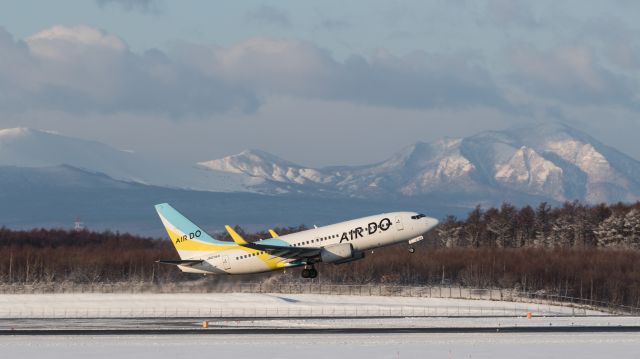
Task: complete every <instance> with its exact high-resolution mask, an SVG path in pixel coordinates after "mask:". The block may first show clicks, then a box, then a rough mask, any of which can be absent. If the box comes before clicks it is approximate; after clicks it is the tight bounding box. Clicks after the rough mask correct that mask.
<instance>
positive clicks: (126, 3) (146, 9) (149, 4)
mask: <svg viewBox="0 0 640 359" xmlns="http://www.w3.org/2000/svg"><path fill="white" fill-rule="evenodd" d="M95 1H96V4H98V6H100V7H101V8H105V7H107V6H109V5H117V6H119V7H121V8H122V9H123V10H125V11H139V12H142V13H152V14H158V13H161V12H162V5H161V3H160V0H95Z"/></svg>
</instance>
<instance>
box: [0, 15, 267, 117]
mask: <svg viewBox="0 0 640 359" xmlns="http://www.w3.org/2000/svg"><path fill="white" fill-rule="evenodd" d="M0 51H2V54H3V56H2V59H1V60H0V107H2V109H3V110H4V111H17V112H20V111H26V110H57V111H63V112H76V113H78V112H80V113H81V112H95V113H119V112H133V113H135V112H145V113H156V114H167V115H170V116H173V117H181V116H204V115H210V114H214V113H220V112H227V111H234V110H240V111H249V112H251V111H254V110H255V109H256V108H257V106H258V100H257V98H256V96H255V94H254V93H253V92H251V91H248V90H246V89H244V88H240V87H238V86H235V85H233V84H229V83H226V82H225V81H224V80H223V79H221V78H218V77H215V76H207V75H205V74H203V73H201V72H198V71H196V69H194V68H192V67H189V66H185V65H184V64H181V63H179V62H176V61H173V60H172V59H170V58H169V57H168V56H166V54H164V53H163V52H161V51H159V50H150V51H147V52H145V53H143V54H136V53H133V52H131V51H130V50H129V48H128V47H127V45H126V43H125V42H124V41H123V40H121V39H120V38H118V37H116V36H114V35H110V34H107V33H105V32H103V31H100V30H98V29H95V28H92V27H88V26H75V27H65V26H55V27H52V28H50V29H47V30H44V31H41V32H39V33H37V34H35V35H33V36H31V37H29V38H27V39H26V40H25V41H14V40H13V38H12V37H11V35H10V34H9V33H7V32H6V31H5V30H4V29H0Z"/></svg>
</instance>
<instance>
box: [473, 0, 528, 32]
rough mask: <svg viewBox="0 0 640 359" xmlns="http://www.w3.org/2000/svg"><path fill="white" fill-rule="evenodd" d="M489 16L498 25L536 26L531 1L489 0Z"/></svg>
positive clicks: (487, 4)
mask: <svg viewBox="0 0 640 359" xmlns="http://www.w3.org/2000/svg"><path fill="white" fill-rule="evenodd" d="M486 6H487V12H488V14H489V18H490V19H491V20H492V21H493V23H494V24H496V25H498V26H502V27H504V26H522V27H536V26H539V21H538V20H537V19H536V18H535V17H534V15H533V12H532V10H531V7H530V3H529V2H526V1H522V0H489V1H487V3H486Z"/></svg>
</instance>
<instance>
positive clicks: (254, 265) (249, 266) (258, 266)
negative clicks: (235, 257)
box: [227, 258, 276, 274]
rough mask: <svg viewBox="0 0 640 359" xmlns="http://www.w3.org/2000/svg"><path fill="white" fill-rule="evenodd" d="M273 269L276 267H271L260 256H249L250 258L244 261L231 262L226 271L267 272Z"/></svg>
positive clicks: (239, 272) (243, 272) (230, 272)
mask: <svg viewBox="0 0 640 359" xmlns="http://www.w3.org/2000/svg"><path fill="white" fill-rule="evenodd" d="M274 269H276V268H271V267H270V266H269V265H268V264H267V263H265V262H264V261H263V260H262V259H260V258H251V259H250V260H246V261H244V263H237V262H236V263H233V264H231V269H229V270H228V271H227V272H228V273H229V274H251V273H262V272H268V271H271V270H274Z"/></svg>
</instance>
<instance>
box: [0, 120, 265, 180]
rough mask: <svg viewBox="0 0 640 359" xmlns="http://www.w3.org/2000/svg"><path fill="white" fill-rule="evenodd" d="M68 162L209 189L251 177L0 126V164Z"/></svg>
mask: <svg viewBox="0 0 640 359" xmlns="http://www.w3.org/2000/svg"><path fill="white" fill-rule="evenodd" d="M61 165H66V166H71V167H75V168H78V169H82V170H85V171H89V172H94V173H103V174H106V175H108V176H109V177H112V178H114V179H117V180H124V181H129V182H137V183H143V184H152V185H157V186H165V187H173V188H188V189H198V190H209V191H224V192H227V191H247V187H249V186H251V185H254V184H255V180H253V181H250V182H247V183H244V182H243V181H244V180H245V179H246V176H238V175H234V174H230V173H225V172H218V171H203V170H202V169H201V168H199V167H198V166H195V165H193V164H179V163H178V164H176V163H171V164H168V163H166V162H163V161H161V159H149V158H144V157H141V156H139V155H137V154H135V153H132V152H129V151H122V150H118V149H115V148H113V147H111V146H108V145H106V144H103V143H100V142H96V141H87V140H83V139H78V138H73V137H68V136H64V135H61V134H58V133H54V132H49V131H41V130H34V129H29V128H10V129H4V130H0V166H17V167H51V166H61Z"/></svg>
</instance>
